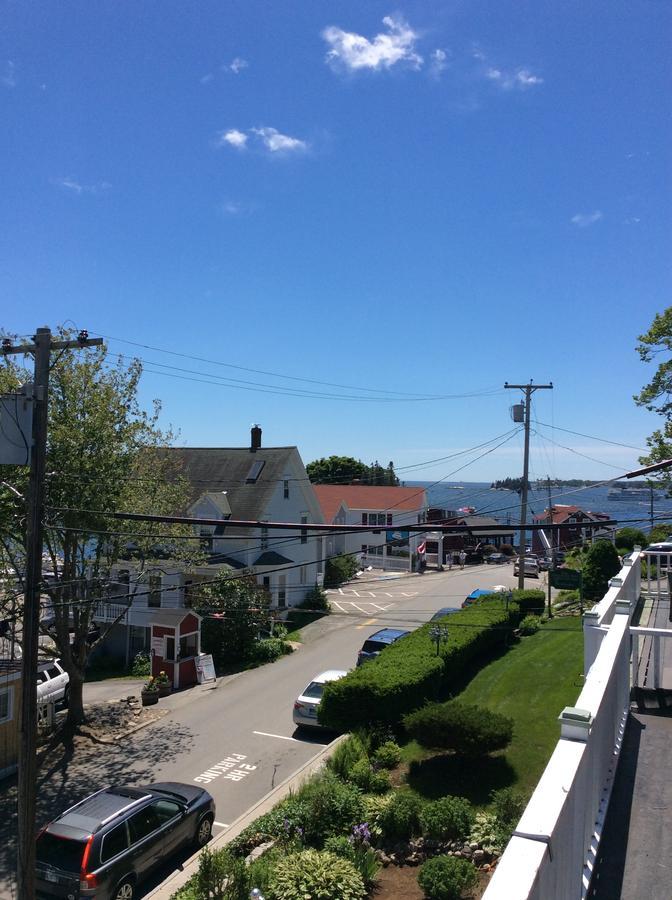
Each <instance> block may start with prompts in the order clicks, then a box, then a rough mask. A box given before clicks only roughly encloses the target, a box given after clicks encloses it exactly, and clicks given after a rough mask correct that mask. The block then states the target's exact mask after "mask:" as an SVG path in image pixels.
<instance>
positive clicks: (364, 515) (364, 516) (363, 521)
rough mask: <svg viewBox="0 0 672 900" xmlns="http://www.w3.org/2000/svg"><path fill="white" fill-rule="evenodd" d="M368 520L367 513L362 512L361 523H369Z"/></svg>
mask: <svg viewBox="0 0 672 900" xmlns="http://www.w3.org/2000/svg"><path fill="white" fill-rule="evenodd" d="M368 520H369V517H368V515H367V514H366V513H362V525H368V524H369V521H368Z"/></svg>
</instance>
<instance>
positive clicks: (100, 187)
mask: <svg viewBox="0 0 672 900" xmlns="http://www.w3.org/2000/svg"><path fill="white" fill-rule="evenodd" d="M53 183H54V184H55V185H56V186H57V187H60V188H63V190H66V191H70V192H71V193H73V194H77V195H78V196H79V195H81V194H100V193H101V192H102V191H107V190H109V189H110V188H111V187H112V185H111V184H110V183H109V182H107V181H99V182H98V183H97V184H82V183H81V182H79V181H75V179H74V178H71V177H70V176H66V177H65V178H54V179H53Z"/></svg>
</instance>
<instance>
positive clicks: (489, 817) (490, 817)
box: [469, 812, 513, 853]
mask: <svg viewBox="0 0 672 900" xmlns="http://www.w3.org/2000/svg"><path fill="white" fill-rule="evenodd" d="M512 830H513V829H510V830H509V831H508V832H507V831H506V829H504V828H502V826H501V825H500V823H499V821H498V819H497V816H496V815H495V814H494V813H485V812H478V813H476V818H475V821H474V824H473V826H472V828H471V832H470V833H469V842H470V843H471V842H475V843H477V844H479V846H480V847H482V848H483V850H485V851H486V852H487V853H492V852H493V850H494V851H496V852H498V853H501V851H502V850H503V849H504V847H506V845H507V844H508V842H509V838H510V837H511V831H512Z"/></svg>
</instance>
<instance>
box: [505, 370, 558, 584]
mask: <svg viewBox="0 0 672 900" xmlns="http://www.w3.org/2000/svg"><path fill="white" fill-rule="evenodd" d="M504 387H505V388H506V390H520V391H524V392H525V413H524V420H523V421H524V424H525V452H524V456H523V484H522V490H521V492H520V524H521V526H523V527H521V529H520V543H519V545H518V588H519V589H520V590H522V589H523V588H524V587H525V528H524V526H525V525H526V524H527V481H528V478H529V474H530V406H531V402H532V394H533V393H534V392H535V391H550V390H553V383H552V382H551V383H550V384H532V382H531V381H530V383H529V384H509V383H508V381H505V382H504Z"/></svg>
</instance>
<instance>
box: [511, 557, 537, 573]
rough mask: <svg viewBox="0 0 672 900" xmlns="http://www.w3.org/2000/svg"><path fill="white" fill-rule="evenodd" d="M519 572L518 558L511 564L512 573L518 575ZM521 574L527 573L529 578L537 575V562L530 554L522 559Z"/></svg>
mask: <svg viewBox="0 0 672 900" xmlns="http://www.w3.org/2000/svg"><path fill="white" fill-rule="evenodd" d="M519 572H520V559H517V560H516V561H515V563H514V564H513V574H514V575H518V574H519ZM523 574H524V575H529V576H530V577H531V578H538V577H539V563H538V561H537V560H536V559H534V558H532V557H531V556H526V557H525V559H524V560H523Z"/></svg>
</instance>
